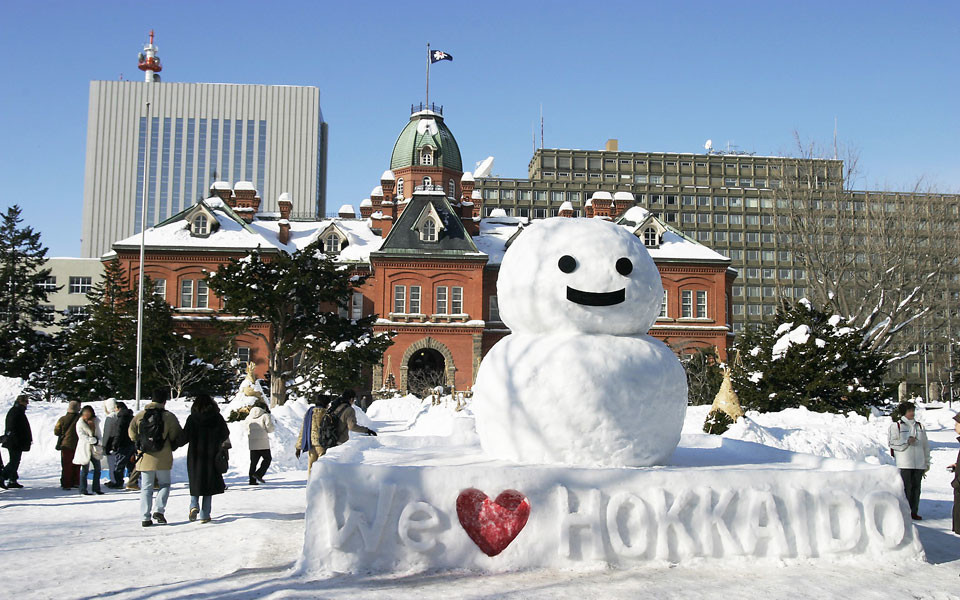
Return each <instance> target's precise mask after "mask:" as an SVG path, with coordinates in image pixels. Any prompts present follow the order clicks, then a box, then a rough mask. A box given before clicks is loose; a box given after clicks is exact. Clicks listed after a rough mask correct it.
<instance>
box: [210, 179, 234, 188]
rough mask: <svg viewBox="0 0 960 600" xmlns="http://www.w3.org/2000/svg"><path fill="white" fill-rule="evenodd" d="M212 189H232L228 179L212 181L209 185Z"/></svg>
mask: <svg viewBox="0 0 960 600" xmlns="http://www.w3.org/2000/svg"><path fill="white" fill-rule="evenodd" d="M210 188H211V189H214V190H232V189H233V188H232V187H231V186H230V182H229V181H214V182H213V185H211V186H210Z"/></svg>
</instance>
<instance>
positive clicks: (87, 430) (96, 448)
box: [73, 405, 103, 496]
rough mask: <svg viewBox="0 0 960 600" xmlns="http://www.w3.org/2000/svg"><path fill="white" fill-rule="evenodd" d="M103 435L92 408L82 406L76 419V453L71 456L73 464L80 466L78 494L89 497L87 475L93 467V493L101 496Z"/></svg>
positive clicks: (98, 420)
mask: <svg viewBox="0 0 960 600" xmlns="http://www.w3.org/2000/svg"><path fill="white" fill-rule="evenodd" d="M102 438H103V433H102V432H101V431H100V419H98V418H97V415H96V413H95V412H94V410H93V407H92V406H89V405H88V406H84V407H83V409H82V410H81V411H80V418H79V419H77V451H76V452H75V453H74V455H73V464H75V465H80V494H82V495H84V496H91V495H92V494H91V493H90V492H89V491H87V474H88V473H90V465H91V464H92V465H93V493H94V494H98V495H100V494H103V492H102V491H100V459H101V458H103V446H101V444H100V440H101V439H102Z"/></svg>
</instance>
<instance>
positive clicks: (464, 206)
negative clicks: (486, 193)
mask: <svg viewBox="0 0 960 600" xmlns="http://www.w3.org/2000/svg"><path fill="white" fill-rule="evenodd" d="M473 185H474V182H473V173H471V172H469V171H467V172H466V173H464V174H463V177H461V178H460V190H461V196H460V204H459V206H457V207H456V210H457V211H458V212H459V213H460V222H461V223H463V228H464V229H465V230H466V232H467V233H469V234H470V235H479V234H480V222H479V220H476V221H475V220H474V218H473V217H474V211H475V210H476V206H474V201H473V193H474V189H473ZM478 216H479V215H478Z"/></svg>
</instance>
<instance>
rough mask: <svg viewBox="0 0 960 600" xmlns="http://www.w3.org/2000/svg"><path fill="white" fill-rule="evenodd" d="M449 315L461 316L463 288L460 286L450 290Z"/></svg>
mask: <svg viewBox="0 0 960 600" xmlns="http://www.w3.org/2000/svg"><path fill="white" fill-rule="evenodd" d="M450 314H453V315H462V314H463V288H462V287H460V286H454V287H451V288H450Z"/></svg>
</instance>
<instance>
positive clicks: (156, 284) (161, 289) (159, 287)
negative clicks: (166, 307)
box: [153, 279, 167, 298]
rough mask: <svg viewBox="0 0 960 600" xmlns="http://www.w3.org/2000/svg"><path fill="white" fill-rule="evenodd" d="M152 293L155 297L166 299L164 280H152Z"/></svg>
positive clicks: (165, 281)
mask: <svg viewBox="0 0 960 600" xmlns="http://www.w3.org/2000/svg"><path fill="white" fill-rule="evenodd" d="M153 293H154V295H155V296H160V297H161V298H166V297H167V280H166V279H154V280H153Z"/></svg>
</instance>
